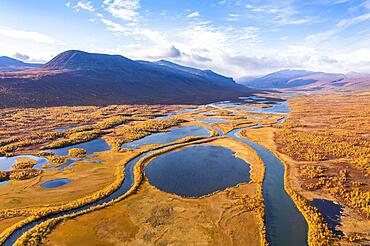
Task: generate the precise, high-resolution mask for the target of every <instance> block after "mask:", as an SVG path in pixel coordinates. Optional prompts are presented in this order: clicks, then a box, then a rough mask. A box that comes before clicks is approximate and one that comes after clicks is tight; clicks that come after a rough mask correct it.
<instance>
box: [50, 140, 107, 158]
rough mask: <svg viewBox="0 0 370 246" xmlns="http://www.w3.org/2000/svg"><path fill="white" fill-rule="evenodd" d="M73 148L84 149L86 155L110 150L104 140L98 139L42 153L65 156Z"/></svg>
mask: <svg viewBox="0 0 370 246" xmlns="http://www.w3.org/2000/svg"><path fill="white" fill-rule="evenodd" d="M73 148H79V149H84V150H86V153H87V154H88V155H90V154H93V153H95V152H103V151H107V150H110V149H111V147H110V146H109V145H108V144H107V142H105V140H104V139H101V138H98V139H95V140H92V141H89V142H85V143H80V144H75V145H71V146H67V147H63V148H58V149H45V150H44V151H46V152H52V153H54V154H55V155H60V156H66V155H68V151H69V150H70V149H73Z"/></svg>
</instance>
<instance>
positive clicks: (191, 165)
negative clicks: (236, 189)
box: [145, 145, 250, 197]
mask: <svg viewBox="0 0 370 246" xmlns="http://www.w3.org/2000/svg"><path fill="white" fill-rule="evenodd" d="M145 174H146V176H147V177H148V180H149V182H150V183H151V184H152V185H154V186H156V187H157V188H159V189H160V190H162V191H165V192H168V193H173V194H177V195H180V196H183V197H200V196H204V195H208V194H211V193H213V192H216V191H219V190H224V189H226V188H229V187H233V186H235V185H237V184H239V183H246V182H249V181H250V166H249V165H248V164H247V163H246V162H245V161H243V160H242V159H239V158H236V157H235V156H234V152H232V151H231V150H229V149H227V148H224V147H218V146H210V145H201V146H192V147H187V148H184V149H181V150H178V151H175V152H169V153H165V154H163V155H160V156H159V157H157V158H156V159H154V160H153V161H152V162H151V163H150V164H149V165H148V166H147V167H146V169H145Z"/></svg>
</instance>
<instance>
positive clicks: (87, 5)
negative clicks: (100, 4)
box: [67, 1, 95, 12]
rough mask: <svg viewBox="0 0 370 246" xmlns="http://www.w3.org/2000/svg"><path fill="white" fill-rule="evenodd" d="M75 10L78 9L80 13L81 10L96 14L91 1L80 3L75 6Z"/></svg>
mask: <svg viewBox="0 0 370 246" xmlns="http://www.w3.org/2000/svg"><path fill="white" fill-rule="evenodd" d="M67 4H68V3H67ZM69 5H70V4H69ZM67 6H68V5H67ZM73 8H74V9H77V11H79V10H81V9H83V10H87V11H90V12H94V11H95V8H94V7H93V6H92V4H91V2H90V1H89V2H83V1H79V2H78V3H77V4H76V5H75V6H73Z"/></svg>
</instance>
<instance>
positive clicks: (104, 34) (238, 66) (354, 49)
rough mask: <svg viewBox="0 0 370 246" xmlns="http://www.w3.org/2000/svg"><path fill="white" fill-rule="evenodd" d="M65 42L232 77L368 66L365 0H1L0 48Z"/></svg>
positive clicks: (18, 52)
mask: <svg viewBox="0 0 370 246" xmlns="http://www.w3.org/2000/svg"><path fill="white" fill-rule="evenodd" d="M70 49H78V50H84V51H87V52H95V53H107V54H119V55H123V56H125V57H128V58H130V59H140V60H150V61H155V60H160V59H166V60H170V61H173V62H176V63H179V64H183V65H188V66H193V67H197V68H201V69H212V70H214V71H216V72H218V73H221V74H224V75H227V76H232V77H234V78H241V77H246V76H255V75H261V74H266V73H269V72H273V71H276V70H280V69H307V70H313V71H325V72H340V73H347V72H351V71H353V72H369V71H370V0H352V1H351V0H305V1H296V0H285V1H284V0H266V1H257V0H249V1H246V0H176V1H175V0H52V1H51V0H16V1H14V0H1V1H0V56H2V55H6V56H10V57H14V58H17V59H20V60H23V61H25V62H46V61H48V60H50V59H51V58H52V57H54V56H56V55H57V54H59V53H61V52H63V51H65V50H70Z"/></svg>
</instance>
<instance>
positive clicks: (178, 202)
mask: <svg viewBox="0 0 370 246" xmlns="http://www.w3.org/2000/svg"><path fill="white" fill-rule="evenodd" d="M368 99H370V98H368V97H367V96H366V95H361V96H359V97H358V98H357V99H356V98H352V97H348V98H347V96H344V95H336V96H315V97H311V96H303V97H297V98H292V99H290V100H289V104H290V106H291V108H292V113H290V114H289V118H288V120H287V121H286V122H285V123H283V124H282V125H275V123H276V122H277V121H278V120H280V119H281V118H282V117H284V115H273V114H263V113H251V112H248V111H247V109H243V108H240V107H239V108H234V107H226V108H225V107H224V108H217V107H211V106H209V107H205V108H200V109H198V110H195V111H192V112H183V113H181V114H179V115H176V116H172V117H168V118H162V119H160V120H158V119H153V118H154V117H156V116H163V115H166V114H167V113H170V112H174V111H178V110H180V109H183V108H185V106H181V105H180V106H176V105H175V106H174V105H172V106H171V105H168V106H163V105H152V106H148V105H122V106H116V105H113V106H107V107H54V108H39V109H0V116H1V117H0V123H1V124H0V154H2V155H8V156H11V155H15V154H34V155H38V156H42V157H45V158H47V160H48V161H49V164H47V166H45V167H56V166H59V165H61V164H64V163H65V162H66V161H67V160H68V158H79V160H80V161H77V162H76V163H75V164H74V165H73V166H72V167H71V168H68V169H66V170H63V171H61V170H57V169H47V170H36V169H33V167H34V165H35V164H36V163H35V162H34V161H33V160H31V159H18V160H17V162H16V163H15V164H14V165H13V169H12V170H10V171H0V181H3V180H10V182H9V184H7V185H4V186H0V194H1V201H2V203H1V204H0V222H1V225H2V227H1V228H0V229H2V230H3V231H0V244H1V243H2V242H4V240H5V239H6V238H7V237H8V236H9V235H10V234H11V233H12V232H13V231H14V230H15V229H17V228H20V227H22V226H23V225H25V224H27V223H29V222H31V221H34V220H36V219H38V218H41V217H43V216H45V215H50V214H53V213H58V212H61V211H66V210H70V209H74V208H78V207H81V206H83V205H85V204H88V203H91V202H93V201H97V200H99V199H101V198H103V197H106V196H108V195H109V194H111V193H112V192H114V191H115V190H117V188H118V187H120V185H121V184H122V182H123V180H124V178H125V175H126V174H125V173H124V167H125V165H126V164H127V163H128V162H129V161H130V160H131V159H133V158H135V157H137V156H138V155H140V154H142V153H145V152H148V151H153V152H152V153H151V154H149V155H148V156H146V157H144V158H142V159H140V160H139V161H138V162H137V164H136V165H135V168H134V185H133V187H132V188H131V189H130V190H129V191H128V192H127V193H126V194H124V195H122V196H120V197H119V198H117V199H115V200H113V201H110V202H107V203H105V204H102V205H100V206H97V207H94V208H91V209H87V210H83V211H80V212H78V213H75V214H68V215H65V216H63V217H59V218H55V219H52V220H48V221H45V222H43V223H41V224H39V225H37V226H36V227H34V228H33V229H32V230H30V231H28V232H27V233H25V234H24V235H23V236H22V237H21V238H19V240H18V241H17V243H16V245H39V244H49V245H54V244H57V243H58V244H66V245H69V244H74V243H75V242H76V241H77V240H80V241H81V240H82V241H84V242H88V243H91V244H93V243H95V244H117V242H118V241H117V240H118V239H117V238H119V240H120V241H125V242H130V244H141V245H142V244H158V245H162V244H163V245H165V244H184V243H190V244H224V245H234V244H238V242H251V244H255V245H266V244H267V242H266V235H265V233H266V231H265V213H264V201H263V196H262V183H263V178H264V165H263V162H262V161H261V159H260V158H259V156H258V155H257V153H255V152H254V150H253V149H251V148H250V147H248V146H247V145H245V144H243V143H241V142H239V141H236V140H233V139H230V138H228V137H225V136H221V137H220V136H217V135H218V131H217V130H220V131H221V132H223V133H227V132H229V131H232V130H233V129H238V128H243V127H246V126H255V127H256V129H247V130H244V131H242V132H241V136H243V137H245V138H249V139H251V140H253V141H255V142H258V143H260V144H262V145H265V146H267V147H268V148H269V149H270V150H272V151H273V152H275V153H276V155H277V156H278V157H279V158H280V159H281V160H282V161H283V162H284V164H285V166H286V173H285V174H286V176H285V179H286V180H285V181H286V182H285V185H286V187H285V189H286V191H287V192H288V194H289V195H290V196H291V197H292V199H293V201H294V202H295V204H296V205H297V207H298V208H299V210H300V211H301V213H302V214H303V215H304V217H305V218H306V221H307V222H308V224H309V235H308V236H309V245H335V244H337V243H339V242H340V240H347V243H352V242H360V241H361V242H363V241H366V240H367V239H366V237H367V236H368V235H366V232H365V230H366V226H365V229H364V226H362V227H361V226H359V227H358V228H357V229H356V230H353V228H351V226H350V224H351V223H354V225H355V226H357V225H359V221H360V220H361V219H367V220H368V219H369V201H370V197H369V196H370V195H369V189H368V185H369V184H368V182H369V181H368V175H369V166H368V165H369V147H370V144H369V141H368V135H367V134H368V132H369V131H370V129H369V127H370V125H369V122H370V121H369V115H370V114H369V113H370V112H369V111H368V110H369V105H368V104H367V102H368V101H370V100H368ZM328 105H329V106H328ZM255 106H259V107H267V106H268V105H264V104H263V105H261V104H258V105H255ZM187 107H189V106H187ZM326 107H328V108H326ZM357 107H361V108H362V109H365V111H366V110H367V111H366V112H359V111H361V110H357V111H356V110H355V109H357ZM205 117H210V118H214V119H223V120H227V121H226V122H214V123H210V124H205V123H204V122H203V123H202V119H203V118H205ZM333 124H335V126H336V128H333V127H332V126H333ZM356 124H357V125H356ZM185 125H199V126H203V127H205V128H207V129H209V130H210V132H211V134H210V136H209V137H201V136H189V137H186V138H183V139H179V140H177V141H175V142H173V143H166V144H162V145H155V144H153V145H147V146H141V147H140V148H138V149H121V145H122V144H123V143H126V142H130V141H133V140H137V139H140V138H142V137H145V136H148V135H150V134H153V133H157V132H165V131H168V130H169V129H170V128H171V127H178V126H185ZM26 127H27V131H24V129H25V128H26ZM256 136H257V138H256ZM100 137H101V138H103V139H104V140H106V142H107V143H108V144H109V145H110V146H111V147H112V149H111V150H109V151H105V152H99V153H95V154H94V155H93V156H90V155H89V156H86V151H85V150H84V149H78V148H72V149H70V150H69V152H68V155H66V156H57V155H54V154H53V153H51V152H44V151H40V150H45V149H50V148H60V147H65V146H71V145H74V144H78V143H82V142H87V141H90V140H93V139H96V138H100ZM195 144H211V145H216V146H224V147H227V148H229V149H231V150H233V151H234V152H235V153H236V156H237V157H239V158H241V159H243V160H245V161H246V162H247V163H249V164H250V165H251V182H249V183H246V184H239V185H237V186H235V187H231V188H228V189H226V190H224V191H219V192H215V193H214V194H210V195H208V196H204V197H201V198H195V199H194V198H191V199H190V198H183V197H179V196H176V195H173V194H168V193H165V192H162V191H159V190H158V189H156V188H155V187H153V186H151V185H150V184H149V182H148V180H147V179H146V177H145V175H144V168H145V166H146V165H148V164H149V163H150V161H151V160H152V159H153V158H156V157H157V156H158V155H160V154H163V153H166V152H169V151H174V150H177V149H179V148H183V147H185V146H191V145H195ZM84 158H93V159H95V160H101V163H100V164H99V165H95V164H92V163H89V162H84V160H85V159H84ZM0 165H1V163H0ZM58 178H68V179H70V180H72V182H71V183H70V184H69V185H68V186H65V187H64V188H63V189H48V190H46V189H42V188H41V187H40V184H41V183H42V182H45V181H48V180H53V179H58ZM92 180H93V181H94V182H91V181H92ZM14 191H16V192H17V197H14V196H13V195H12V194H13V193H12V192H14ZM313 197H329V198H333V199H334V198H335V199H338V201H340V202H341V203H343V204H345V205H346V207H348V208H350V209H351V210H346V212H348V213H349V214H350V215H351V216H352V215H353V214H355V213H356V214H357V215H356V216H357V217H356V216H355V215H354V217H353V219H352V220H351V221H343V222H342V224H343V231H344V232H345V234H346V235H345V237H338V236H335V235H333V233H332V232H331V230H330V229H329V228H328V225H327V224H326V222H325V220H324V218H323V216H322V215H321V214H320V212H319V211H318V210H317V209H316V208H315V207H313V206H312V205H311V204H310V202H309V200H311V199H312V198H313ZM107 221H109V222H107ZM245 228H248V230H246V229H245ZM82 231H83V233H79V232H82Z"/></svg>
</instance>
